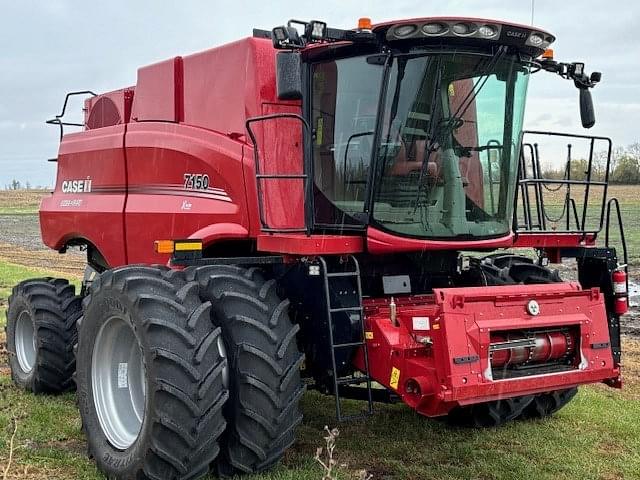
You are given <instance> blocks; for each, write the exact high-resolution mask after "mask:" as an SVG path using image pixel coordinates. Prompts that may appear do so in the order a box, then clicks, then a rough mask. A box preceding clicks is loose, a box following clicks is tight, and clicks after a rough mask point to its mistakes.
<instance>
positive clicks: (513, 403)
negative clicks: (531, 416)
mask: <svg viewBox="0 0 640 480" xmlns="http://www.w3.org/2000/svg"><path fill="white" fill-rule="evenodd" d="M532 400H533V395H528V396H525V397H512V398H505V399H502V400H494V401H491V402H482V403H477V404H474V405H468V406H464V407H456V408H455V409H453V410H452V411H451V412H449V414H448V415H447V421H448V422H449V423H450V424H451V425H454V426H458V427H467V428H492V427H500V426H501V425H504V424H505V423H507V422H510V421H511V420H515V419H516V418H518V417H519V416H520V415H522V412H523V411H524V410H525V409H526V408H527V407H528V406H529V405H530V404H531V402H532Z"/></svg>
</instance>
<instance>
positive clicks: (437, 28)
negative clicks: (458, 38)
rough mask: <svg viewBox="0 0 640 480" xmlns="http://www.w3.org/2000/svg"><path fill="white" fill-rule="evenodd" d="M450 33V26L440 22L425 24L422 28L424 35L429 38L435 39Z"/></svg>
mask: <svg viewBox="0 0 640 480" xmlns="http://www.w3.org/2000/svg"><path fill="white" fill-rule="evenodd" d="M448 31H449V26H448V25H447V24H445V23H440V22H432V23H425V24H424V25H423V26H422V33H424V34H425V35H428V36H433V37H435V36H440V35H444V34H445V33H447V32H448Z"/></svg>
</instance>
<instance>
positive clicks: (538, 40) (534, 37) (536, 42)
mask: <svg viewBox="0 0 640 480" xmlns="http://www.w3.org/2000/svg"><path fill="white" fill-rule="evenodd" d="M543 42H544V38H543V37H542V35H540V34H539V33H532V34H531V36H530V37H529V43H530V44H531V45H533V46H534V47H539V46H540V45H542V43H543Z"/></svg>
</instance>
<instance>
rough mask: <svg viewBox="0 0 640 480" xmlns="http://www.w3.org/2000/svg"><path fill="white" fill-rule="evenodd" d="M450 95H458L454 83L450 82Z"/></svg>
mask: <svg viewBox="0 0 640 480" xmlns="http://www.w3.org/2000/svg"><path fill="white" fill-rule="evenodd" d="M449 96H450V97H455V96H456V89H455V87H454V86H453V83H450V84H449Z"/></svg>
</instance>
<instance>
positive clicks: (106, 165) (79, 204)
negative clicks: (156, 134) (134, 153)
mask: <svg viewBox="0 0 640 480" xmlns="http://www.w3.org/2000/svg"><path fill="white" fill-rule="evenodd" d="M124 136H125V125H116V126H113V127H105V128H99V129H96V130H89V131H86V132H82V133H73V134H69V135H66V136H65V137H64V141H63V142H62V143H61V144H60V151H59V153H58V178H57V180H56V187H55V191H54V193H53V195H52V196H50V197H46V198H44V199H43V201H42V204H41V206H40V228H41V231H42V241H43V242H44V243H45V245H47V246H49V247H51V248H53V249H56V250H59V249H61V248H63V247H64V246H65V245H66V244H67V242H69V241H70V240H73V239H83V240H88V241H89V242H91V243H92V244H93V245H95V246H97V247H98V248H99V250H100V252H101V253H102V255H103V256H104V258H105V260H106V261H107V262H108V263H109V265H123V264H126V263H127V253H126V250H125V236H124V217H123V212H124V206H125V201H126V192H125V188H124V187H125V185H126V169H125V156H124V148H123V145H124ZM85 179H90V180H91V191H90V192H77V191H76V192H71V191H69V192H63V186H64V185H67V184H68V183H67V184H65V182H71V181H80V180H85ZM114 187H115V188H114ZM107 226H108V228H106V227H107Z"/></svg>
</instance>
